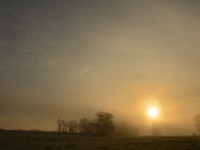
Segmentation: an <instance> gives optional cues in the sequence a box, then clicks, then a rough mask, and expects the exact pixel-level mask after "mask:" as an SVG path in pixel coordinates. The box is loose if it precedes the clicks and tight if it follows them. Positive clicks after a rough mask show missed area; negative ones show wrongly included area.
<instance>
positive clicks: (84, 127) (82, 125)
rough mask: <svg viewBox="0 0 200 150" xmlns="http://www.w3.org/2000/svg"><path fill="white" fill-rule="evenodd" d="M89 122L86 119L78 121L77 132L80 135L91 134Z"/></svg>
mask: <svg viewBox="0 0 200 150" xmlns="http://www.w3.org/2000/svg"><path fill="white" fill-rule="evenodd" d="M90 123H91V121H90V120H89V119H87V118H82V119H80V120H79V124H78V127H79V130H80V133H84V134H89V133H91V132H92V129H91V126H90Z"/></svg>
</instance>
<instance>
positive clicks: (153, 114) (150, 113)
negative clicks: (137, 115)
mask: <svg viewBox="0 0 200 150" xmlns="http://www.w3.org/2000/svg"><path fill="white" fill-rule="evenodd" d="M147 113H148V116H149V117H150V118H156V117H158V108H157V107H150V108H149V109H148V112H147Z"/></svg>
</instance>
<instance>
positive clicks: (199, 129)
mask: <svg viewBox="0 0 200 150" xmlns="http://www.w3.org/2000/svg"><path fill="white" fill-rule="evenodd" d="M194 122H195V126H196V128H197V132H198V133H199V134H200V114H197V115H196V116H194Z"/></svg>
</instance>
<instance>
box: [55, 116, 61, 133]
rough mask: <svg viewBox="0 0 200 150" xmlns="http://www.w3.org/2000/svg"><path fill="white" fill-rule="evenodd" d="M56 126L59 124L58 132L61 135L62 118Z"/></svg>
mask: <svg viewBox="0 0 200 150" xmlns="http://www.w3.org/2000/svg"><path fill="white" fill-rule="evenodd" d="M56 124H57V130H58V132H59V133H60V132H61V131H62V119H61V118H60V117H59V118H58V120H57V122H56Z"/></svg>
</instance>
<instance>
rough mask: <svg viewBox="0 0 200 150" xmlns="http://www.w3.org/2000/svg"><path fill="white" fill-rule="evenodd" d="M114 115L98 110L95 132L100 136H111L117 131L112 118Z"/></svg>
mask: <svg viewBox="0 0 200 150" xmlns="http://www.w3.org/2000/svg"><path fill="white" fill-rule="evenodd" d="M113 118H114V116H113V115H112V114H110V113H107V112H102V111H100V112H98V113H97V114H96V119H95V122H94V123H93V126H94V127H95V132H96V134H97V135H99V136H109V135H110V134H111V133H112V132H114V131H115V126H114V124H113V121H112V119H113Z"/></svg>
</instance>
